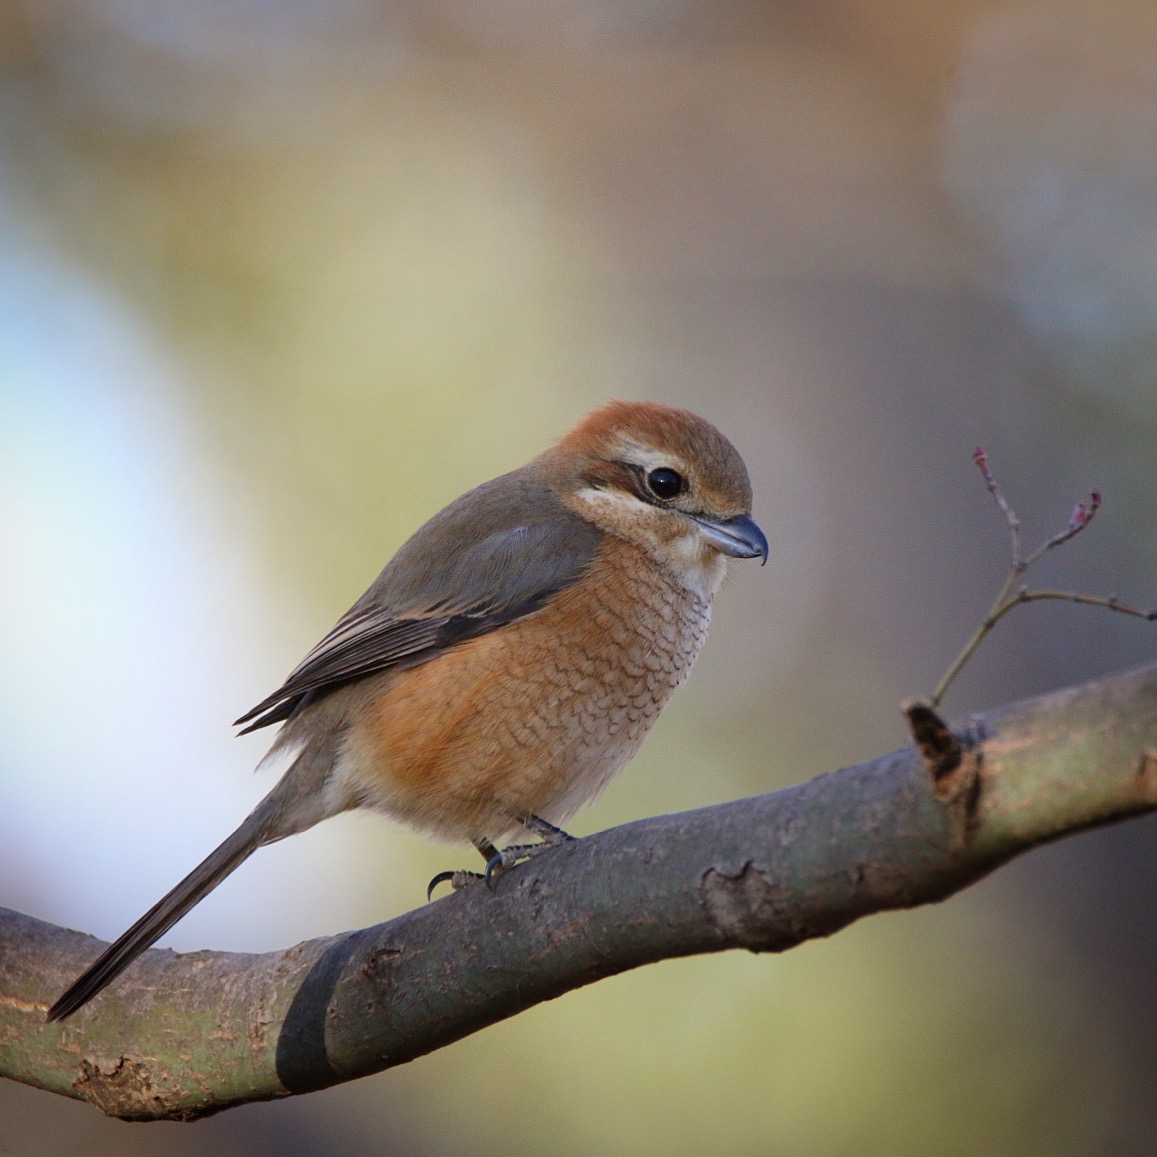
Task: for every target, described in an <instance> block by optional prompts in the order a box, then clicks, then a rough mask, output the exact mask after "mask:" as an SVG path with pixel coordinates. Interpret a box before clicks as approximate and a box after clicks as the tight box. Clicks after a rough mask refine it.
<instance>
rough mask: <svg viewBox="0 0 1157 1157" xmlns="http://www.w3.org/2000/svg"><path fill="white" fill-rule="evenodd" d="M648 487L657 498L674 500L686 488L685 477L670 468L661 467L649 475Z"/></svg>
mask: <svg viewBox="0 0 1157 1157" xmlns="http://www.w3.org/2000/svg"><path fill="white" fill-rule="evenodd" d="M647 485H648V486H649V487H650V489H651V493H652V494H653V495H654V496H655V497H656V498H674V497H675V495H676V494H681V493H682V492H683V490H684V488H685V484H684V482H683V475H682V474H680V473H679V472H678V471H677V470H672V469H671V468H670V467H669V466H660V467H659V468H658V469H657V470H652V471H651V473H650V474H648V475H647Z"/></svg>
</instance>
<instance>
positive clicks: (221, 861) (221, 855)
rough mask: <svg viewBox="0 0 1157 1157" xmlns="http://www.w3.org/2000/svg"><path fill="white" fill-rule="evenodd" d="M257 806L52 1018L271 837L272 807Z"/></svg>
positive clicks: (107, 954) (89, 992)
mask: <svg viewBox="0 0 1157 1157" xmlns="http://www.w3.org/2000/svg"><path fill="white" fill-rule="evenodd" d="M262 813H263V809H262V808H261V807H260V805H259V806H258V808H257V810H256V811H255V812H254V813H253V814H252V815H251V816H249V818H248V819H247V820H246V821H245V822H244V823H243V824H242V825H241V826H240V827H239V828H238V829H237V830H236V831H235V832H234V833H233V834H232V835H231V836H229V838H228V839H227V840H225V842H224V843H223V844H221V846H220V847H219V848H217V850H216V851H214V852H212V853H211V854H210V855H209V856H208V857H207V858H206V859H205V860H203V861H202V862H201V863H200V864H198V865H197V867H195V868H194V869H193V870H192V871H191V872H190V873H189V874H188V875H187V876H186V877H185V878H184V879H183V880H182V881H181V882H180V883H179V884H178V885H177V886H176V887H175V888H174V889H173V890H172V891H171V892H169V894H168V895H167V896H165V897H164V898H163V899H161V900H159V901H157V903H156V904H154V905H153V906H152V907H151V908H150V909H149V910H148V911H147V912H146V913H145V914H144V915H143V916H142V917H141V918H140V919H139V920H138V921H137V922H136V923H135V924H134V925H133V926H132V927H131V928H130V929H129V930H128V931H127V932H125V933H124V935H123V936H121V937H120V938H119V939H118V940H116V941H115V942H114V943H112V944H110V945H109V946H108V948H106V949H105V950H104V952H102V953H101V955H100V956H99V957H98V958H97V960H96V961H95V963H94V964H93V965H92V967H91V968H89V969H88V971H86V972H85V973H84V975H83V976H81V977H79V979H77V981H76V982H75V983H74V984H73V985H72V987H71V988H69V990H68V991H67V992H66V993H65V994H64V995H63V996H62V997H61V998H60V999H59V1000H58V1001H57V1002H56V1003H55V1004H54V1005H53V1006H52V1007H51V1008H50V1009H49V1010H48V1016H47V1018H46V1019H47V1020H49V1021H54V1020H64V1018H65V1017H67V1016H71V1015H72V1014H73V1013H74V1012H76V1010H77V1009H78V1008H80V1007H81V1005H84V1004H87V1003H88V1002H89V1001H90V1000H92V998H93V997H94V996H96V994H97V993H98V992H100V991H101V990H102V989H104V988H106V987H107V986H108V985H110V984H111V983H112V982H113V981H114V980H115V979H116V978H117V977H118V976H119V975H120V974H121V973H122V972H123V971H124V970H125V969H126V968H128V966H129V965H130V964H132V962H133V961H134V960H136V958H137V957H138V956H140V954H141V953H142V952H144V951H145V949H147V948H148V947H149V946H150V945H152V944H154V943H155V942H156V941H157V940H158V939H159V938H160V937H161V936H163V935H164V934H165V933H166V932H167V931H168V930H169V929H170V928H172V926H173V925H174V924H176V922H177V921H178V920H180V918H181V917H182V916H184V915H185V913H186V912H188V911H189V909H190V908H192V907H193V906H194V905H195V904H196V903H197V902H198V901H199V900H201V899H203V898H204V897H205V896H206V895H208V894H209V892H211V891H212V890H213V889H214V888H215V887H216V886H217V885H218V884H219V883H221V881H222V880H224V879H225V877H226V876H228V875H229V874H230V872H233V871H234V870H235V869H237V868H239V867H240V866H241V865H242V864H243V863H244V862H245V861H246V860H247V859H248V858H249V857H250V856H251V855H252V854H253V853H254V852H255V851H256V850H257V849H258V848H259V847H260V846H261V845H262V844H263V843H267V842H269V840H268V835H267V829H268V821H267V813H266V814H262Z"/></svg>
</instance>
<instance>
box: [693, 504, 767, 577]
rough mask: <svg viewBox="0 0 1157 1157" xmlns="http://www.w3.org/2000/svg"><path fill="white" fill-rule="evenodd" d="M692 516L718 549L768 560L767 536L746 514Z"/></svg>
mask: <svg viewBox="0 0 1157 1157" xmlns="http://www.w3.org/2000/svg"><path fill="white" fill-rule="evenodd" d="M691 518H692V519H693V520H694V521H695V522H697V523H698V524H699V528H700V530H701V531H702V533H703V537H704V538H705V539H707V541H708V542H709V543H711V545H712V546H713V547H715V549H716V550H718V551H722V552H723V553H724V554H728V555H730V556H731V557H732V558H760V559H762V560H763V561H762V562H761V563H760V566H763V565H764V563H766V562H767V537H766V535H764V533H763V531H762V530H760V529H759V527H758V526H756V525H755V522H754V521H753V520H752V519H750V518H748V517H747V515H746V514H741V515H740V516H739V517H738V518H727V519H719V520H718V521H716V520H715V519H711V518H696V517H695V515H691Z"/></svg>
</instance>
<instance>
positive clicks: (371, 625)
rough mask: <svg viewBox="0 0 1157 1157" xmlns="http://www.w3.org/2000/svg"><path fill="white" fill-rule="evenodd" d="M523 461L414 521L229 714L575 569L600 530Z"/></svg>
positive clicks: (287, 700)
mask: <svg viewBox="0 0 1157 1157" xmlns="http://www.w3.org/2000/svg"><path fill="white" fill-rule="evenodd" d="M532 467H533V464H532ZM532 467H524V468H523V469H522V470H520V471H515V472H514V473H513V474H507V475H504V476H503V477H501V478H496V479H494V481H492V482H488V483H486V484H484V485H483V486H480V487H478V488H477V489H476V490H472V491H470V493H469V494H466V495H463V497H461V498H459V499H458V500H457V501H455V502H453V503H451V505H450V506H448V507H446V509H445V510H443V511H441V512H440V513H439V514H436V515H435V516H434V517H433V518H432V519H430V521H429V522H427V523H426V524H425V525H424V526H423V527H421V528H420V529H419V530H418V531H417V532H416V533H415V534H414V535H413V537H412V538H410V539H409V541H407V542H406V543H405V544H404V545H403V546H402V548H401V549H400V550H399V551H398V553H397V554H396V555H395V556H394V558H393V559H391V561H390V562H389V564H388V565H387V566H386V568H385V570H383V571H382V573H381V574H380V575H379V576H378V577H377V579H376V580H375V581H374V583H373V585H372V586H371V587H370V588H369V590H367V591H366V593H365V594H364V595H363V596H362V597H361V598H360V599H359V600H358V601H357V602H356V603H355V604H354V605H353V606H352V607H351V608H350V610H349V611H348V612H347V613H346V614H345V615H344V616H343V617H342V618H341V620H340V621H339V622H338V624H337V625H336V626H335V627H334V628H333V630H332V631H330V633H329V634H328V635H326V637H325V638H324V639H322V641H321V642H320V643H318V645H317V646H316V647H314V648H313V650H312V651H310V652H309V654H308V655H306V657H305V658H304V659H303V660H302V662H301V663H300V664H298V666H297V667H296V668H295V669H294V670H293V671H292V672H291V673H290V675H289V677H288V678H287V679H286V681H285V682H284V683H283V684H282V686H281V687H280V688H278V690H277V691H275V692H274V693H273V694H272V695H270V696H268V697H267V698H266V699H263V700H262V701H261V702H260V703H258V704H257V706H256V707H254V708H253V709H252V710H251V711H248V712H246V714H244V715H243V716H242V717H241V718H240V719H238V720H237V723H238V724H242V723H248V724H249V726H248V727H246V728H245V730H244V731H243V732H242V734H245V733H246V732H249V731H254V730H256V729H257V728H259V727H266V726H268V725H269V724H271V723H278V722H281V721H282V720H284V719H288V718H289V717H290V716H291V715H292V714H293V713H294V712H295V711H297V710H298V709H299V708H301V707H303V706H305V705H306V703H308V702H315V701H316V700H317V699H318V698H319V697H320V696H322V695H324V694H326V693H327V692H328V691H332V690H334V689H336V688H337V687H339V686H342V685H343V684H346V683H349V682H351V681H353V680H355V679H360V678H363V677H364V676H366V675H370V674H373V673H375V672H378V671H385V670H388V669H390V668H403V667H412V666H415V665H417V664H418V663H424V662H426V661H427V660H429V659H432V658H434V657H435V656H436V655H439V654H441V653H442V652H444V651H445V650H447V649H448V648H450V647H452V646H454V645H455V644H457V643H461V642H464V641H465V640H467V639H473V638H476V637H477V636H479V635H484V634H486V633H487V632H488V631H493V630H494V629H495V628H497V627H501V626H503V625H504V624H506V623H511V622H513V621H515V620H516V619H520V618H523V617H524V616H525V615H529V614H531V613H533V612H534V611H536V610H538V608H539V607H541V606H542V605H543V604H544V603H545V602H546V600H547V599H549V598H550V597H551V596H552V595H554V594H557V593H558V592H559V591H561V590H563V589H565V588H566V587H567V586H569V585H570V584H571V583H573V582H574V581H575V580H576V579H578V578H579V577H580V576H581V575H582V574H583V573H584V572H585V570H586V568H587V567H588V566H589V565H590V563H591V561H592V560H593V558H594V557H595V555H596V553H597V552H598V548H599V544H600V542H601V540H602V535H601V532H600V531H598V530H597V529H596V528H595V527H593V526H591V524H590V523H588V522H586V521H584V520H583V519H581V518H579V517H578V516H577V515H575V514H573V513H572V512H571V511H570V510H568V509H567V507H565V506H563V505H562V503H560V502H559V501H558V499H557V498H555V497H554V496H553V494H552V493H550V491H549V490H547V489H546V488H545V486H544V485H543V484H542V483H541V482H540V481H539V480H538V479H537V478H536V477H535V475H534V472H533V470H532Z"/></svg>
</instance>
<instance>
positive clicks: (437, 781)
mask: <svg viewBox="0 0 1157 1157" xmlns="http://www.w3.org/2000/svg"><path fill="white" fill-rule="evenodd" d="M709 618H710V607H709V605H708V604H707V603H706V602H704V601H703V600H702V599H701V598H700V597H699V596H697V595H695V594H693V593H692V592H690V591H687V590H685V589H684V588H682V587H681V586H679V585H678V584H677V583H676V582H675V581H674V580H673V579H672V578H671V577H670V576H669V575H668V574H667V573H666V572H665V571H663V570H661V569H660V568H659V567H657V566H656V565H655V563H653V562H652V561H651V560H650V559H649V558H648V557H647V556H646V555H645V554H644V553H643V552H642V551H640V550H638V549H637V548H636V547H633V546H631V545H629V544H627V543H625V542H623V541H622V540H619V539H613V538H612V539H608V543H607V545H606V546H605V547H604V548H603V551H602V552H601V554H600V556H599V558H598V559H597V560H596V562H595V564H594V566H593V567H592V569H591V571H590V572H589V573H588V574H587V575H586V576H585V577H584V578H583V579H582V580H581V581H580V582H578V583H576V584H575V585H574V586H572V587H569V588H568V589H567V590H565V591H563V592H562V593H561V594H560V595H558V596H557V597H556V598H555V599H553V600H552V601H551V602H550V603H548V605H547V606H545V607H543V608H542V609H541V610H539V611H537V612H536V613H534V614H533V615H530V616H528V617H527V618H525V619H522V620H520V621H519V622H517V623H513V624H511V625H510V626H507V627H502V628H500V629H498V630H496V631H492V632H491V633H490V634H488V635H483V636H482V637H480V638H477V639H473V640H471V641H470V642H467V643H464V644H461V645H460V646H458V647H455V648H453V649H452V650H450V651H448V652H447V653H446V654H444V655H441V656H439V657H438V658H437V659H434V660H432V661H430V662H429V663H425V664H423V665H422V666H419V667H414V668H411V669H410V670H407V671H398V672H392V673H389V674H387V675H384V676H381V677H380V679H381V690H380V692H377V693H375V694H374V695H373V697H372V700H371V704H370V708H369V710H368V711H366V712H365V713H364V714H363V716H362V719H361V721H360V722H359V723H358V724H357V725H356V726H355V727H354V728H353V730H352V731H351V733H350V736H349V739H348V740H347V744H346V755H345V757H344V759H343V761H342V772H341V774H342V776H343V778H344V780H345V782H346V784H347V785H348V788H349V789H350V790H351V791H352V792H354V793H355V794H356V795H357V796H358V798H359V801H360V802H363V803H365V804H367V805H369V806H373V807H378V808H380V809H382V810H384V811H386V812H388V813H390V814H391V815H393V816H395V817H396V818H398V819H401V820H404V821H406V822H408V823H411V824H414V825H415V826H417V827H420V828H423V829H425V830H427V831H429V832H432V833H433V834H435V835H442V836H446V837H452V838H459V839H461V838H468V839H471V838H478V837H485V838H487V839H490V840H498V839H501V838H503V837H504V836H507V835H509V834H510V833H511V832H513V831H515V830H517V828H518V824H517V820H516V819H515V817H516V816H517V815H518V814H520V813H525V812H531V813H533V814H535V815H539V816H541V817H542V818H544V819H547V820H551V821H553V822H561V821H563V820H565V819H566V818H567V817H568V816H570V815H572V814H573V813H574V812H575V811H577V810H578V808H579V807H581V806H582V804H583V803H585V802H587V801H588V800H589V799H591V798H592V797H593V796H595V795H597V794H598V792H599V791H601V790H602V788H603V787H605V786H606V784H607V783H608V782H609V781H610V779H611V778H612V777H613V776H614V775H615V774H616V773H617V772H618V771H619V770H620V769H621V768H622V767H623V765H624V764H625V763H626V762H627V760H628V759H630V757H631V756H632V755H633V754H634V752H635V751H636V749H637V748H638V746H639V744H640V743H641V742H642V740H643V738H644V736H645V735H646V733H647V730H648V729H649V728H650V726H651V724H652V723H654V721H655V719H656V718H657V717H658V715H659V712H660V711H661V710H662V708H663V706H664V704H665V703H666V702H667V700H668V699H669V698H670V696H671V693H672V692H673V691H674V690H675V688H676V687H678V685H679V684H680V683H681V682H682V681H683V679H684V678H685V677H686V675H687V672H688V670H689V669H690V667H691V664H692V663H693V662H694V660H695V657H696V655H697V654H698V653H699V650H700V648H701V647H702V645H703V641H704V639H705V638H706V634H707V626H708V622H709Z"/></svg>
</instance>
